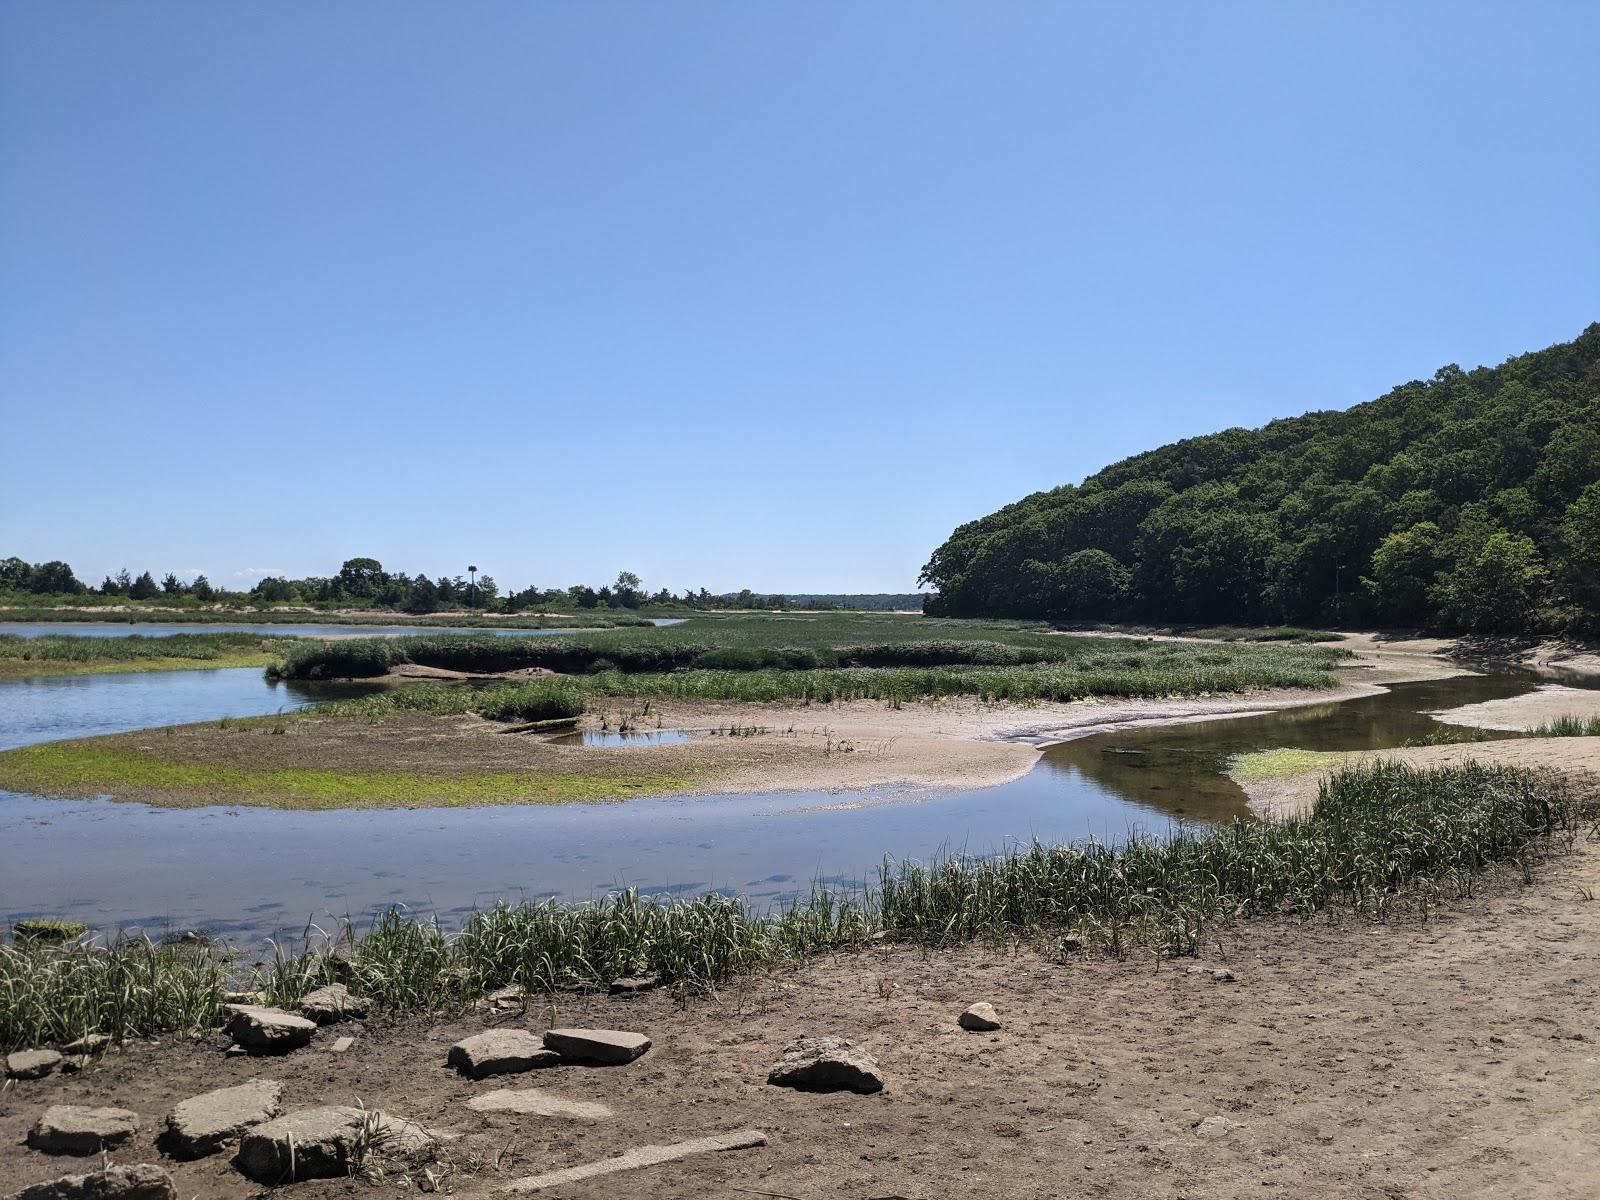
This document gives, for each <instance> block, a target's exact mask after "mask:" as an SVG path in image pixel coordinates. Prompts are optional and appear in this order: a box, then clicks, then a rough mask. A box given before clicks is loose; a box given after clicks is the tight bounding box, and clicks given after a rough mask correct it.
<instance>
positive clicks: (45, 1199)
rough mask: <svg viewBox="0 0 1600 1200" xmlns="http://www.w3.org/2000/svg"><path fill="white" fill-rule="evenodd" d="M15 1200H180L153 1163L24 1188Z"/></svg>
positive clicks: (68, 1176)
mask: <svg viewBox="0 0 1600 1200" xmlns="http://www.w3.org/2000/svg"><path fill="white" fill-rule="evenodd" d="M11 1200H178V1190H177V1188H175V1187H173V1186H172V1176H171V1175H168V1174H167V1173H166V1172H165V1171H163V1170H162V1169H161V1168H160V1167H158V1166H155V1165H154V1164H153V1163H140V1164H139V1165H138V1166H134V1167H107V1168H106V1169H105V1170H104V1171H95V1172H94V1173H93V1174H90V1175H63V1176H62V1177H61V1178H60V1179H52V1180H50V1181H49V1182H48V1183H36V1184H34V1185H33V1186H32V1187H28V1188H23V1189H22V1190H21V1191H20V1192H18V1193H16V1195H14V1196H12V1197H11Z"/></svg>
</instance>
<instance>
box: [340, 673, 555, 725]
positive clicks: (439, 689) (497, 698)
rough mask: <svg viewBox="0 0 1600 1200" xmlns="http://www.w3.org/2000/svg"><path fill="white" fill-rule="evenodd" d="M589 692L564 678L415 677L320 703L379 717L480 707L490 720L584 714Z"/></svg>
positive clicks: (454, 712)
mask: <svg viewBox="0 0 1600 1200" xmlns="http://www.w3.org/2000/svg"><path fill="white" fill-rule="evenodd" d="M583 709H584V693H583V692H582V691H581V690H580V689H579V688H578V686H577V685H576V684H574V683H570V682H568V681H566V680H561V679H538V680H531V681H529V682H527V683H506V684H492V685H489V686H487V687H466V686H463V685H460V684H446V683H416V684H410V685H407V686H405V687H397V688H392V689H390V690H388V691H383V692H377V693H374V694H372V695H368V696H360V697H356V698H354V699H350V700H334V701H329V702H328V703H325V704H321V705H319V706H318V707H317V709H316V711H317V712H319V713H322V714H325V715H329V716H344V717H365V718H367V719H368V720H379V719H382V718H383V717H386V716H389V715H390V714H393V713H405V712H416V713H427V714H430V715H432V716H459V715H462V714H464V713H477V714H478V715H479V716H482V717H486V718H488V719H489V720H491V721H564V720H572V719H574V718H576V717H579V716H582V715H583Z"/></svg>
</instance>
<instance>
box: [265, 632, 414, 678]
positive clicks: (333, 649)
mask: <svg viewBox="0 0 1600 1200" xmlns="http://www.w3.org/2000/svg"><path fill="white" fill-rule="evenodd" d="M405 661H406V659H405V656H404V653H403V652H402V651H401V650H400V648H399V645H398V643H397V642H396V641H395V639H393V638H340V639H334V640H330V641H316V642H302V643H300V644H298V645H295V646H291V647H290V648H289V649H288V650H287V651H286V652H285V653H284V656H283V663H282V665H281V666H279V667H277V668H276V669H275V671H274V673H275V674H277V675H281V676H282V677H283V678H285V679H370V678H372V677H373V676H376V675H383V674H386V673H387V672H388V671H389V668H391V667H394V666H397V665H399V664H400V663H403V662H405Z"/></svg>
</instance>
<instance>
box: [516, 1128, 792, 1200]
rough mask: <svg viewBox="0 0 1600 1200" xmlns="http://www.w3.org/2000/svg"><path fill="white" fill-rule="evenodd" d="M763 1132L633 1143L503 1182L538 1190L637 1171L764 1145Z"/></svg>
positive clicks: (523, 1190)
mask: <svg viewBox="0 0 1600 1200" xmlns="http://www.w3.org/2000/svg"><path fill="white" fill-rule="evenodd" d="M766 1144H767V1135H766V1134H764V1133H762V1132H761V1131H760V1130H759V1129H740V1130H738V1131H736V1132H734V1133H719V1134H715V1135H713V1136H712V1137H703V1138H694V1139H692V1140H690V1141H687V1142H673V1143H671V1144H670V1145H666V1146H637V1147H635V1148H634V1149H632V1150H629V1151H627V1152H626V1153H623V1154H619V1155H617V1156H616V1157H615V1158H605V1159H601V1160H600V1161H599V1162H592V1163H585V1164H584V1165H583V1166H581V1167H566V1168H564V1169H563V1170H560V1171H546V1172H545V1173H544V1174H543V1175H530V1176H528V1177H527V1178H525V1179H517V1180H513V1181H512V1182H511V1183H509V1184H507V1185H506V1188H505V1190H506V1191H508V1192H518V1193H527V1192H542V1191H544V1190H545V1189H546V1188H553V1187H559V1186H560V1185H561V1184H563V1183H577V1182H578V1181H579V1180H583V1179H593V1178H594V1177H595V1176H597V1175H613V1174H615V1173H616V1172H618V1171H637V1170H638V1169H639V1168H640V1167H653V1166H655V1165H656V1164H658V1163H665V1162H674V1161H676V1160H677V1159H680V1158H689V1157H690V1156H692V1155H695V1154H720V1153H724V1152H726V1151H729V1150H748V1149H751V1148H752V1147H755V1146H765V1145H766Z"/></svg>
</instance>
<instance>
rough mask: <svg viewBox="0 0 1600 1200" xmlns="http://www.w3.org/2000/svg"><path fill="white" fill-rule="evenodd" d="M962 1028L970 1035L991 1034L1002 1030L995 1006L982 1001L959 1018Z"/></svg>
mask: <svg viewBox="0 0 1600 1200" xmlns="http://www.w3.org/2000/svg"><path fill="white" fill-rule="evenodd" d="M958 1020H959V1022H960V1024H961V1028H963V1029H965V1030H966V1031H967V1032H968V1033H990V1032H992V1031H993V1030H996V1029H999V1028H1000V1017H999V1014H997V1013H996V1012H995V1011H994V1005H992V1004H990V1003H989V1002H988V1001H987V1000H980V1001H978V1003H976V1004H974V1005H973V1006H972V1007H971V1008H969V1009H967V1011H966V1012H964V1013H962V1014H961V1016H960V1017H959V1018H958Z"/></svg>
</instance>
